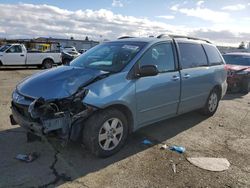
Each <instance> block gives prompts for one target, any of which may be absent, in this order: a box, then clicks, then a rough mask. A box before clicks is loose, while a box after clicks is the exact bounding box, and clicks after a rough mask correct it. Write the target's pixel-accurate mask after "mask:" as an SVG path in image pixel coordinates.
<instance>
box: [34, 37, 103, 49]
mask: <svg viewBox="0 0 250 188" xmlns="http://www.w3.org/2000/svg"><path fill="white" fill-rule="evenodd" d="M35 40H36V41H38V42H45V43H46V42H50V43H58V44H59V45H60V47H69V46H74V47H75V48H76V50H81V49H86V50H88V49H90V48H92V47H94V46H96V45H97V44H99V42H97V41H93V40H88V38H87V37H86V39H85V40H75V39H74V38H71V39H63V38H61V39H59V38H50V37H49V38H45V37H40V38H37V39H35Z"/></svg>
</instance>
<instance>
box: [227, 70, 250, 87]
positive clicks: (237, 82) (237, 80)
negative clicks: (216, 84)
mask: <svg viewBox="0 0 250 188" xmlns="http://www.w3.org/2000/svg"><path fill="white" fill-rule="evenodd" d="M245 69H246V68H245ZM245 69H242V70H228V74H227V83H228V90H229V91H233V92H237V91H238V90H240V88H241V87H242V84H243V82H244V81H245V80H248V79H249V78H250V73H249V72H247V71H244V70H245Z"/></svg>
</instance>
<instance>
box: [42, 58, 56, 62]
mask: <svg viewBox="0 0 250 188" xmlns="http://www.w3.org/2000/svg"><path fill="white" fill-rule="evenodd" d="M47 60H49V61H52V63H54V60H53V59H51V58H46V59H44V60H43V63H44V62H45V61H47Z"/></svg>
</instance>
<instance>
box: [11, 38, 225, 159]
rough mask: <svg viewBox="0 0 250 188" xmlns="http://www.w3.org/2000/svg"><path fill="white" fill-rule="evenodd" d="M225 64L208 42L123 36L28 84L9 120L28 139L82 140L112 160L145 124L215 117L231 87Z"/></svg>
mask: <svg viewBox="0 0 250 188" xmlns="http://www.w3.org/2000/svg"><path fill="white" fill-rule="evenodd" d="M224 66H225V65H224V60H223V58H222V56H221V54H220V52H219V51H218V50H217V48H216V47H215V46H214V45H213V44H211V43H210V42H209V41H206V40H202V39H198V38H192V37H185V36H174V35H160V36H158V37H155V38H153V37H150V38H130V37H124V38H122V39H118V40H116V41H111V42H106V43H102V44H100V45H98V46H96V47H94V48H92V49H90V50H88V51H87V52H86V53H84V54H82V55H81V56H79V57H78V58H76V59H75V60H73V61H72V62H71V63H70V65H68V66H60V67H56V68H52V69H51V70H45V71H41V72H39V73H36V74H34V75H32V76H30V77H28V78H26V79H24V80H23V81H22V82H21V83H19V84H18V85H17V87H16V89H15V90H14V92H13V94H12V106H11V109H12V115H11V116H10V120H11V123H12V124H13V125H14V124H19V125H20V126H22V127H23V128H25V129H26V130H27V133H29V134H34V135H38V136H46V135H48V134H50V133H54V134H55V135H56V136H57V137H59V138H60V139H63V140H67V141H68V140H81V141H82V142H83V143H84V144H85V145H86V147H87V148H88V149H89V150H90V151H91V152H92V153H93V154H95V155H96V156H99V157H107V156H110V155H112V154H114V153H116V152H117V151H119V150H120V149H121V147H122V146H123V145H124V143H125V141H126V139H127V137H128V135H129V133H132V132H134V131H136V130H137V129H139V128H141V127H144V126H146V125H149V124H152V123H155V122H158V121H161V120H164V119H167V118H170V117H174V116H178V115H180V114H183V113H186V112H189V111H193V110H197V109H200V110H201V111H202V112H203V113H204V114H205V115H208V116H212V115H213V114H214V113H215V112H216V110H217V107H218V104H219V101H220V99H221V98H222V97H223V96H224V94H225V92H226V89H227V83H226V78H227V72H226V70H225V67H224Z"/></svg>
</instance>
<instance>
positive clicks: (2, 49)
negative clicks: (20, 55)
mask: <svg viewBox="0 0 250 188" xmlns="http://www.w3.org/2000/svg"><path fill="white" fill-rule="evenodd" d="M9 47H11V45H10V44H7V45H4V46H2V47H1V48H0V52H4V51H5V50H7V49H8V48H9Z"/></svg>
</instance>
